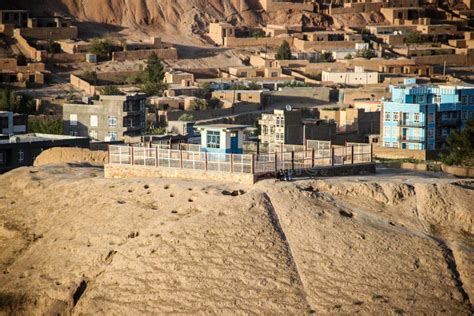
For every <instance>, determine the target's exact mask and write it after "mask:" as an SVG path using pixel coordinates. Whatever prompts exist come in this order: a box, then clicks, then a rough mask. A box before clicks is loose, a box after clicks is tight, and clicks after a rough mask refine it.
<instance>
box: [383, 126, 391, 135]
mask: <svg viewBox="0 0 474 316" xmlns="http://www.w3.org/2000/svg"><path fill="white" fill-rule="evenodd" d="M391 131H392V128H391V127H390V126H385V128H384V131H383V136H384V137H390V136H391V135H392V133H391Z"/></svg>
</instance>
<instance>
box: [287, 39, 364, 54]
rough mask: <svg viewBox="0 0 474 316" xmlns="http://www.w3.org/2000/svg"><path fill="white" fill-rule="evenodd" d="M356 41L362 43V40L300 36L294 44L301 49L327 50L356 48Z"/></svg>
mask: <svg viewBox="0 0 474 316" xmlns="http://www.w3.org/2000/svg"><path fill="white" fill-rule="evenodd" d="M356 43H362V42H361V41H320V42H313V41H305V40H301V39H299V38H295V39H294V40H293V46H294V47H295V48H297V49H299V50H302V51H306V50H310V49H315V50H327V49H338V48H354V47H355V44H356Z"/></svg>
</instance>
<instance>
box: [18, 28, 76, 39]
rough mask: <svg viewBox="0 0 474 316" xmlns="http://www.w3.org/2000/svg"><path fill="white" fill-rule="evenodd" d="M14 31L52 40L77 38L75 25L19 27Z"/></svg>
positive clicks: (27, 35)
mask: <svg viewBox="0 0 474 316" xmlns="http://www.w3.org/2000/svg"><path fill="white" fill-rule="evenodd" d="M16 32H18V33H20V34H21V35H22V36H24V37H31V38H34V39H44V40H53V41H55V40H60V39H74V38H77V35H78V31H77V27H75V26H71V27H34V28H21V29H17V30H16Z"/></svg>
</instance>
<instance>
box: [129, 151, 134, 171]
mask: <svg viewBox="0 0 474 316" xmlns="http://www.w3.org/2000/svg"><path fill="white" fill-rule="evenodd" d="M130 148H131V151H132V154H131V156H132V166H133V160H134V156H133V146H130Z"/></svg>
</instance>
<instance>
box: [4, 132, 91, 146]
mask: <svg viewBox="0 0 474 316" xmlns="http://www.w3.org/2000/svg"><path fill="white" fill-rule="evenodd" d="M84 138H87V137H77V136H69V135H54V134H40V133H35V134H20V135H14V136H12V137H10V138H7V139H3V140H0V144H5V143H33V142H44V141H58V140H71V139H84Z"/></svg>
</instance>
